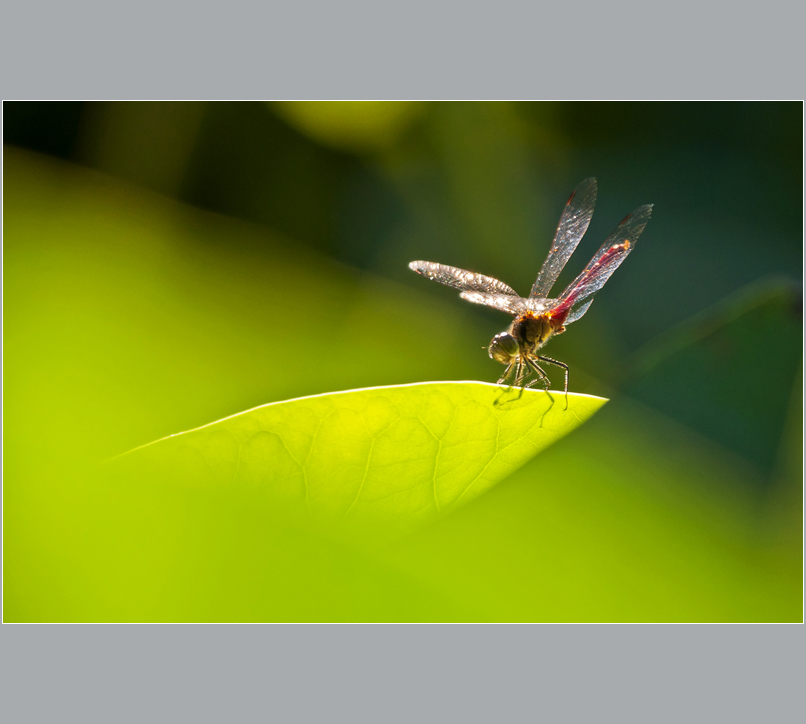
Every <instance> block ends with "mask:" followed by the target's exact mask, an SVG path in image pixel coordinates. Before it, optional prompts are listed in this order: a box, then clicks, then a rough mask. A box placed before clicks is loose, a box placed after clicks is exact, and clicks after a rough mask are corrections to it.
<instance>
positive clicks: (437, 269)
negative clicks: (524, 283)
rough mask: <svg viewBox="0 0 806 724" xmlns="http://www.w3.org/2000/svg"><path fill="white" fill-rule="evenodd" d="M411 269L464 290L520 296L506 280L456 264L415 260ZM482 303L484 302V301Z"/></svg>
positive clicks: (441, 282)
mask: <svg viewBox="0 0 806 724" xmlns="http://www.w3.org/2000/svg"><path fill="white" fill-rule="evenodd" d="M409 269H411V270H412V271H416V272H417V273H418V274H422V275H423V276H424V277H428V278H429V279H433V280H434V281H435V282H439V283H440V284H447V285H448V286H449V287H453V288H454V289H459V290H460V291H463V292H481V293H483V294H491V295H494V294H503V295H505V296H509V297H517V296H518V294H517V292H516V291H515V290H514V289H513V288H512V287H510V286H508V285H506V284H504V282H499V281H498V279H493V278H492V277H486V276H484V274H476V273H475V272H471V271H466V270H464V269H457V268H456V267H455V266H446V265H445V264H435V263H434V262H432V261H413V262H411V264H409ZM481 303H482V304H483V302H481ZM490 306H492V305H490Z"/></svg>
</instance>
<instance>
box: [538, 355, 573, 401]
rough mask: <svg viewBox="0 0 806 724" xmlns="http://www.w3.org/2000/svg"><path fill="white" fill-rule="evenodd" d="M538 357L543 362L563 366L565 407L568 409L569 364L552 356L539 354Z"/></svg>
mask: <svg viewBox="0 0 806 724" xmlns="http://www.w3.org/2000/svg"><path fill="white" fill-rule="evenodd" d="M537 358H538V359H539V360H540V361H541V362H548V363H549V364H550V365H556V366H557V367H562V368H563V369H564V370H565V409H566V410H567V409H568V365H567V364H565V362H560V361H559V360H556V359H552V358H551V357H544V356H543V355H538V356H537Z"/></svg>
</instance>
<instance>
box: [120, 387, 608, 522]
mask: <svg viewBox="0 0 806 724" xmlns="http://www.w3.org/2000/svg"><path fill="white" fill-rule="evenodd" d="M605 402H606V400H605V399H603V398H601V397H593V396H589V395H581V394H569V395H568V407H567V409H566V404H565V403H566V400H565V396H564V395H563V394H561V393H554V392H550V393H547V392H544V391H535V390H524V391H522V393H521V391H519V390H512V389H508V388H502V387H500V386H498V385H493V384H489V383H482V382H429V383H420V384H412V385H400V386H392V387H375V388H367V389H360V390H350V391H346V392H338V393H332V394H324V395H316V396H313V397H303V398H300V399H296V400H289V401H285V402H277V403H272V404H268V405H264V406H262V407H257V408H255V409H253V410H248V411H246V412H242V413H240V414H237V415H233V416H232V417H227V418H225V419H223V420H219V421H218V422H214V423H211V424H209V425H205V426H204V427H200V428H197V429H195V430H190V431H189V432H185V433H181V434H178V435H172V436H170V437H167V438H164V439H162V440H158V441H156V442H154V443H151V444H149V445H146V446H144V447H141V448H137V449H136V450H133V451H132V452H131V453H128V454H127V455H125V456H123V458H122V459H123V460H125V461H127V462H129V463H134V464H138V465H142V464H145V465H147V466H149V467H150V468H151V471H152V476H151V477H150V478H149V479H154V477H153V471H154V470H157V471H160V473H161V474H162V476H163V478H164V476H165V474H168V475H170V478H169V479H171V480H173V481H181V482H182V483H183V484H186V485H192V486H203V487H205V488H211V487H212V488H219V489H220V488H231V489H233V490H234V491H236V490H243V489H251V490H253V491H254V490H257V491H258V492H260V493H261V494H263V493H265V494H266V495H267V496H268V497H269V498H270V499H272V500H273V501H276V502H277V503H284V504H286V505H288V506H289V507H290V508H292V509H297V510H298V511H299V512H301V513H305V514H310V515H311V516H313V517H314V518H315V519H317V520H321V521H333V522H339V523H342V522H346V523H348V524H350V525H352V524H354V523H358V522H363V523H365V524H370V525H377V524H380V525H382V526H383V527H384V528H385V529H387V530H392V529H405V528H408V527H410V526H412V525H414V524H417V523H420V522H423V521H425V520H427V519H429V518H431V517H433V516H435V515H437V514H440V513H445V512H446V511H449V510H452V509H453V508H455V507H457V506H459V505H462V504H464V503H467V502H469V501H471V500H473V499H474V498H476V497H478V496H479V495H481V494H482V493H483V492H485V491H486V490H488V489H489V488H491V487H492V486H493V485H495V484H496V483H497V482H499V481H501V480H503V479H504V478H505V477H507V476H508V475H509V474H510V473H512V472H513V471H514V470H516V469H517V468H519V467H520V466H521V465H523V464H524V463H525V462H526V461H528V460H529V459H530V458H532V457H533V456H534V455H536V454H537V453H539V452H540V451H541V450H543V449H544V448H546V447H548V446H549V445H550V444H551V443H553V442H555V441H556V440H558V439H560V438H561V437H563V436H564V435H566V434H568V433H569V432H571V430H573V429H574V428H576V427H577V426H578V425H580V424H582V423H583V422H584V421H585V420H587V419H588V418H589V417H590V416H591V415H593V413H594V412H596V411H597V410H598V409H599V408H600V407H601V406H602V405H603V404H604V403H605Z"/></svg>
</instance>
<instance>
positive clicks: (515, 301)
mask: <svg viewBox="0 0 806 724" xmlns="http://www.w3.org/2000/svg"><path fill="white" fill-rule="evenodd" d="M459 296H460V297H462V299H466V300H467V301H468V302H473V304H483V305H484V306H486V307H493V308H495V309H499V310H501V311H502V312H506V313H507V314H511V315H513V316H517V315H519V314H523V313H524V312H527V311H529V307H528V301H529V300H528V299H523V298H521V297H518V296H515V295H509V294H485V293H484V292H462V293H461V294H460V295H459Z"/></svg>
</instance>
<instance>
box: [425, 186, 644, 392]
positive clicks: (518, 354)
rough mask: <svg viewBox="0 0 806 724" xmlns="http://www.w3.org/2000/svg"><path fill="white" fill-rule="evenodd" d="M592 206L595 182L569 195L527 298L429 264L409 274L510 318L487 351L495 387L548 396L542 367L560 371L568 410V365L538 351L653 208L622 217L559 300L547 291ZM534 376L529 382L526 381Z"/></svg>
mask: <svg viewBox="0 0 806 724" xmlns="http://www.w3.org/2000/svg"><path fill="white" fill-rule="evenodd" d="M595 204H596V179H595V178H588V179H585V180H584V181H582V182H581V183H580V184H579V185H578V186H577V187H576V189H574V191H573V193H572V194H571V196H570V198H569V199H568V201H567V202H566V204H565V208H564V209H563V212H562V215H561V216H560V223H559V225H558V226H557V231H556V233H555V234H554V240H553V242H552V244H551V249H550V250H549V253H548V256H547V257H546V260H545V262H543V266H542V267H541V268H540V273H539V274H538V275H537V279H536V280H535V283H534V284H533V285H532V290H531V292H530V293H529V296H528V297H521V296H519V295H518V293H517V292H516V291H515V290H514V289H512V287H510V286H508V285H507V284H504V282H502V281H499V280H498V279H494V278H493V277H488V276H484V275H483V274H476V273H475V272H472V271H466V270H465V269H458V268H457V267H453V266H447V265H445V264H437V263H435V262H431V261H413V262H411V263H410V264H409V268H410V269H412V270H413V271H415V272H417V273H418V274H422V275H423V276H424V277H428V278H429V279H433V280H434V281H435V282H439V283H440V284H446V285H447V286H449V287H454V288H455V289H459V290H460V292H461V294H460V295H459V296H460V297H461V298H462V299H466V300H467V301H468V302H473V303H474V304H483V305H485V306H487V307H492V308H493V309H498V310H500V311H502V312H506V313H507V314H510V315H512V316H513V317H514V320H513V322H512V324H510V325H509V327H508V328H507V329H506V331H504V332H501V333H499V334H496V335H495V337H493V339H492V342H490V344H489V346H488V347H487V352H488V354H489V355H490V357H491V358H492V359H494V360H496V361H497V362H500V363H501V364H503V365H506V370H505V371H504V374H503V375H502V376H501V378H500V379H499V380H498V384H505V383H506V382H507V380H509V379H512V380H513V382H512V386H513V387H520V388H525V387H531V386H532V385H534V384H536V383H537V382H540V383H542V385H543V387H544V388H545V389H546V390H548V389H549V387H550V385H551V383H550V380H549V377H548V375H547V374H546V372H545V370H544V369H543V368H542V367H541V366H540V365H541V363H543V364H549V365H554V366H556V367H560V368H562V369H563V370H564V371H565V396H566V406H567V404H568V372H569V370H568V365H567V364H565V362H560V361H559V360H556V359H553V358H552V357H546V356H545V355H543V354H540V350H541V349H542V348H543V347H544V346H545V344H546V343H547V342H548V341H549V340H550V339H551V338H552V337H554V336H556V335H558V334H562V333H563V332H565V330H566V328H567V327H568V325H569V324H571V323H573V322H576V321H578V320H580V319H582V317H583V316H584V315H585V313H586V312H587V311H588V310H589V309H590V306H591V303H592V302H593V297H594V295H595V294H596V292H598V291H599V290H600V289H601V288H602V287H603V286H604V285H605V282H607V280H608V279H610V276H611V275H612V274H613V272H614V271H616V269H617V268H618V266H619V265H620V264H621V263H622V262H623V261H624V259H626V258H627V254H629V253H630V252H631V251H632V250H633V249H634V248H635V242H636V241H637V240H638V237H639V236H640V235H641V232H642V231H643V230H644V227H645V226H646V225H647V223H648V222H649V217H650V216H651V214H652V204H646V205H644V206H639V207H638V208H637V209H636V210H635V211H633V212H632V213H631V214H629V215H628V216H626V217H625V218H624V219H623V221H622V222H621V223H620V224H619V225H618V226H617V227H616V230H615V231H614V232H613V233H612V234H610V236H608V237H607V239H606V240H605V242H604V244H602V246H601V247H600V248H599V251H597V252H596V254H595V255H594V257H593V259H591V260H590V263H589V264H588V265H587V266H586V267H585V268H584V269H583V270H582V273H581V274H580V275H579V276H578V277H577V278H576V279H574V281H572V282H571V283H570V284H569V285H568V286H567V287H566V289H565V291H563V292H562V294H560V295H559V296H558V297H551V296H550V294H551V289H552V287H553V286H554V283H555V282H556V281H557V277H559V276H560V272H562V270H563V268H564V267H565V265H566V263H567V262H568V260H569V258H570V257H571V254H573V252H574V249H576V247H577V245H578V244H579V242H580V240H581V239H582V237H583V236H584V234H585V232H586V231H587V230H588V226H589V224H590V221H591V217H592V216H593V207H594V206H595ZM530 375H534V377H533V379H531V381H529V382H527V381H526V380H527V379H528V378H529V376H530Z"/></svg>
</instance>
